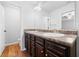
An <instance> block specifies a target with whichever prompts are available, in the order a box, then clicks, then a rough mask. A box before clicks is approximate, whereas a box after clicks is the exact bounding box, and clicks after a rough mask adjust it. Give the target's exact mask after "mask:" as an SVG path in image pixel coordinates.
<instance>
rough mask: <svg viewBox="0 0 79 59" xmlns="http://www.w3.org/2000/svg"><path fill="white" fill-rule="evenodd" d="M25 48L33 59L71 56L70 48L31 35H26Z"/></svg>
mask: <svg viewBox="0 0 79 59" xmlns="http://www.w3.org/2000/svg"><path fill="white" fill-rule="evenodd" d="M25 47H26V48H27V51H28V53H29V54H30V56H32V57H67V56H70V47H68V46H65V45H62V44H59V43H56V42H53V41H50V40H48V39H45V38H42V37H38V36H36V35H32V34H29V33H26V34H25Z"/></svg>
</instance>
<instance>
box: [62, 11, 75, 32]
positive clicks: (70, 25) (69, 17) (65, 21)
mask: <svg viewBox="0 0 79 59" xmlns="http://www.w3.org/2000/svg"><path fill="white" fill-rule="evenodd" d="M62 29H65V30H74V29H75V11H74V10H72V11H67V12H64V13H63V14H62Z"/></svg>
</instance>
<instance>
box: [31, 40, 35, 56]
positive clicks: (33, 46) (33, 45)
mask: <svg viewBox="0 0 79 59" xmlns="http://www.w3.org/2000/svg"><path fill="white" fill-rule="evenodd" d="M31 56H32V57H35V41H32V40H31Z"/></svg>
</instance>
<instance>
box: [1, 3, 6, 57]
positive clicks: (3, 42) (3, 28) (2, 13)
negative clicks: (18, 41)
mask: <svg viewBox="0 0 79 59" xmlns="http://www.w3.org/2000/svg"><path fill="white" fill-rule="evenodd" d="M4 18H5V17H4V7H3V6H2V5H1V4H0V56H1V54H2V52H3V50H4V48H5V33H4V30H5V20H4Z"/></svg>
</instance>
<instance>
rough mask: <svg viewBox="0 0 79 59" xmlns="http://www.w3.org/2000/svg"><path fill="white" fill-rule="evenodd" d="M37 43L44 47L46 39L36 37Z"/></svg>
mask: <svg viewBox="0 0 79 59" xmlns="http://www.w3.org/2000/svg"><path fill="white" fill-rule="evenodd" d="M36 43H38V44H41V45H44V39H43V38H40V37H36Z"/></svg>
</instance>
